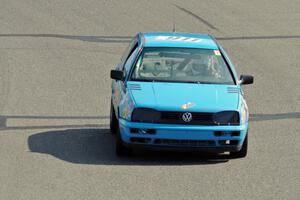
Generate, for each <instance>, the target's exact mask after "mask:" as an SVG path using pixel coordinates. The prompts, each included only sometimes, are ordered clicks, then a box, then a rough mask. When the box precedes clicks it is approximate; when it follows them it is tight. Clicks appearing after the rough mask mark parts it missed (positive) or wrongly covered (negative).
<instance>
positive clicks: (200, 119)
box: [158, 111, 216, 125]
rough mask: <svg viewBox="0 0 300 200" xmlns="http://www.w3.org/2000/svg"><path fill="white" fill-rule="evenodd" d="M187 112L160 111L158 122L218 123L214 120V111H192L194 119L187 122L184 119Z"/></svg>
mask: <svg viewBox="0 0 300 200" xmlns="http://www.w3.org/2000/svg"><path fill="white" fill-rule="evenodd" d="M184 113H185V112H169V111H162V112H160V114H161V115H160V119H159V121H158V123H162V124H191V125H216V123H215V122H214V120H213V115H214V113H200V112H192V113H191V114H192V120H191V121H190V122H185V121H183V120H182V115H183V114H184Z"/></svg>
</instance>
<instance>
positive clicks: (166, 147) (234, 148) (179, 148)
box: [124, 143, 242, 153]
mask: <svg viewBox="0 0 300 200" xmlns="http://www.w3.org/2000/svg"><path fill="white" fill-rule="evenodd" d="M124 145H125V146H127V147H130V148H137V149H145V150H154V151H156V150H159V151H179V152H209V153H224V152H237V151H240V150H241V148H242V146H238V145H234V146H233V145H231V146H207V147H206V146H205V147H193V146H177V145H176V146H172V145H151V144H132V143H125V144H124Z"/></svg>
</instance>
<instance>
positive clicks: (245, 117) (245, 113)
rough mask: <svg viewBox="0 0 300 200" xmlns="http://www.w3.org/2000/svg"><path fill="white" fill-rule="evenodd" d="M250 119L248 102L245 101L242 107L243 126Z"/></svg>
mask: <svg viewBox="0 0 300 200" xmlns="http://www.w3.org/2000/svg"><path fill="white" fill-rule="evenodd" d="M248 119H249V111H248V106H247V103H246V101H245V100H244V99H243V106H242V124H245V123H246V122H247V121H248Z"/></svg>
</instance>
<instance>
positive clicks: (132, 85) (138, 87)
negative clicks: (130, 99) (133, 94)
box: [128, 84, 142, 90]
mask: <svg viewBox="0 0 300 200" xmlns="http://www.w3.org/2000/svg"><path fill="white" fill-rule="evenodd" d="M128 88H129V89H130V90H141V89H142V88H141V85H140V84H128Z"/></svg>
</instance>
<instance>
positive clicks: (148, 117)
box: [131, 108, 160, 123]
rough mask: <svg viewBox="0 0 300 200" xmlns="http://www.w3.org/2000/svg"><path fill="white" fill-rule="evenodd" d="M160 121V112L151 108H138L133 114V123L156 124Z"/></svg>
mask: <svg viewBox="0 0 300 200" xmlns="http://www.w3.org/2000/svg"><path fill="white" fill-rule="evenodd" d="M159 119H160V112H159V111H157V110H154V109H149V108H136V109H134V111H133V112H132V116H131V121H133V122H148V123H154V122H156V121H158V120H159Z"/></svg>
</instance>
